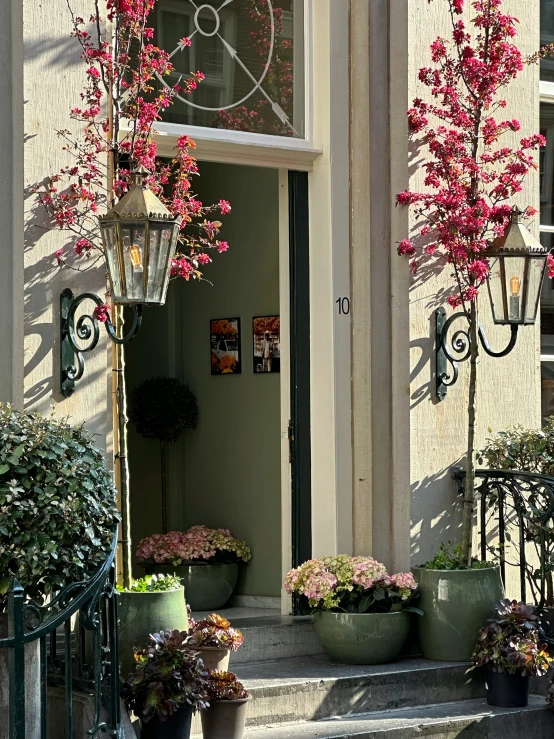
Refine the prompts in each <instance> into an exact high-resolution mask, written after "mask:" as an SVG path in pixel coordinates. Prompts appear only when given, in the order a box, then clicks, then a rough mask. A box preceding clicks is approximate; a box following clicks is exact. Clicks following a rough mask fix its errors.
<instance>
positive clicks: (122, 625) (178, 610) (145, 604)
mask: <svg viewBox="0 0 554 739" xmlns="http://www.w3.org/2000/svg"><path fill="white" fill-rule="evenodd" d="M118 614H119V666H120V672H121V676H122V677H123V678H126V677H127V675H128V674H129V673H130V672H132V670H133V668H134V666H135V660H134V656H133V655H134V648H135V647H139V646H140V647H143V646H146V645H147V644H148V642H149V639H148V637H149V635H150V634H153V633H154V632H156V631H158V632H159V631H165V630H166V629H169V630H171V631H173V630H174V629H179V631H188V618H187V608H186V605H185V599H184V597H183V587H179V588H176V589H175V590H168V591H166V592H163V593H119V602H118Z"/></svg>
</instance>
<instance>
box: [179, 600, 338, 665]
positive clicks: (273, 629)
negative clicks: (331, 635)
mask: <svg viewBox="0 0 554 739" xmlns="http://www.w3.org/2000/svg"><path fill="white" fill-rule="evenodd" d="M218 613H219V614H220V615H221V616H224V617H225V618H227V619H228V620H229V621H230V622H231V624H232V625H233V626H234V627H235V628H237V629H240V630H241V631H242V633H243V634H244V644H243V645H242V647H241V648H240V649H239V650H238V651H237V652H233V653H232V654H231V666H232V667H231V669H234V668H233V666H234V667H237V666H238V665H242V664H245V663H249V662H257V661H259V660H260V657H261V656H263V657H264V659H266V660H281V659H289V658H291V657H309V656H313V655H318V654H323V647H322V646H321V644H320V642H319V639H318V638H317V636H316V635H315V631H314V626H313V623H312V618H311V616H281V615H279V613H278V612H276V611H271V610H269V609H268V610H264V609H256V608H226V609H221V610H219V611H218ZM262 614H263V615H262ZM266 614H267V615H266ZM192 615H193V618H194V619H195V620H197V621H199V620H201V618H203V617H205V615H207V614H204V613H193V614H192Z"/></svg>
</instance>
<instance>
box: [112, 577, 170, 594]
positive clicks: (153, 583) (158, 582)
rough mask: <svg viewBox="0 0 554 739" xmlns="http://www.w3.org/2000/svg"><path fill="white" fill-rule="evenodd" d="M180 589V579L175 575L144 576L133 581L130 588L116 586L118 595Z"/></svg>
mask: <svg viewBox="0 0 554 739" xmlns="http://www.w3.org/2000/svg"><path fill="white" fill-rule="evenodd" d="M179 587H181V578H180V577H177V576H176V575H145V576H144V577H141V578H139V579H138V580H133V582H132V583H131V587H130V588H123V587H122V586H121V585H118V586H117V589H118V590H119V592H120V593H166V592H167V591H169V590H177V588H179Z"/></svg>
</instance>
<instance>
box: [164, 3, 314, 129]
mask: <svg viewBox="0 0 554 739" xmlns="http://www.w3.org/2000/svg"><path fill="white" fill-rule="evenodd" d="M156 8H157V9H156V11H155V13H154V14H153V18H154V23H155V30H156V42H157V43H158V45H159V46H160V47H162V48H163V49H165V50H166V51H167V52H169V53H170V54H172V57H171V61H172V64H173V66H174V68H175V71H174V73H173V74H172V75H171V76H170V77H168V78H167V79H166V80H164V81H163V84H165V83H166V82H167V84H169V85H171V84H175V83H177V82H178V80H179V78H180V77H181V76H183V77H187V76H188V75H189V74H190V73H191V72H202V73H203V74H204V75H205V79H204V80H203V81H202V82H201V83H200V84H199V85H198V87H197V89H196V90H194V91H193V92H192V93H191V94H190V95H185V94H183V95H181V96H179V97H178V98H176V99H175V102H174V104H173V105H172V106H171V107H170V108H169V109H168V110H167V111H165V113H164V121H168V122H171V123H182V124H187V125H194V126H208V127H210V128H224V129H231V130H237V131H248V132H251V133H263V134H270V135H276V136H295V137H300V138H303V137H304V135H305V134H304V109H305V100H304V0H227V2H225V0H204V2H203V3H198V2H192V0H158V3H157V6H156ZM187 37H188V38H190V40H191V45H190V47H186V46H184V45H183V43H182V42H181V40H182V39H184V38H187ZM161 84H162V83H161Z"/></svg>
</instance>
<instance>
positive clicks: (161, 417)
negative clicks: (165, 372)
mask: <svg viewBox="0 0 554 739" xmlns="http://www.w3.org/2000/svg"><path fill="white" fill-rule="evenodd" d="M129 419H130V420H131V422H132V423H133V424H134V426H135V428H136V430H137V432H138V433H139V434H140V435H141V436H142V437H144V438H145V439H157V440H158V441H177V439H178V438H179V436H181V434H182V432H183V431H184V430H185V429H195V428H196V426H197V424H198V402H197V400H196V396H195V395H194V393H193V392H192V390H191V389H190V388H189V386H188V385H185V384H183V383H182V382H181V381H180V380H178V379H177V378H176V377H152V378H150V379H149V380H146V381H145V382H143V383H142V385H139V386H138V387H137V388H135V389H134V390H133V392H132V393H131V396H130V399H129Z"/></svg>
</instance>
